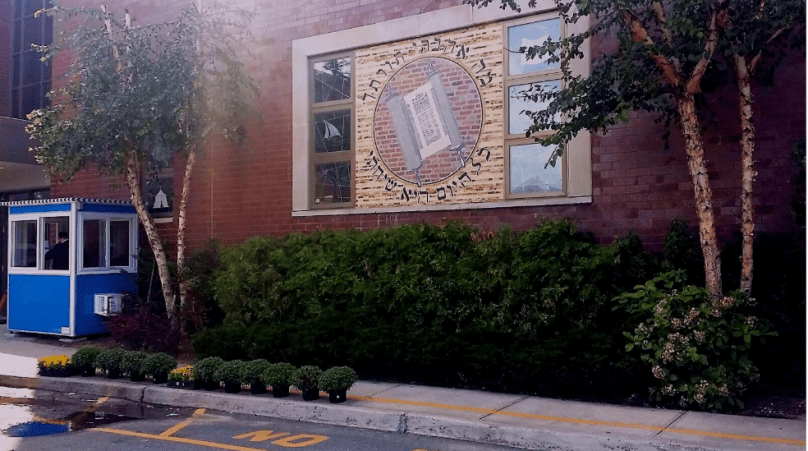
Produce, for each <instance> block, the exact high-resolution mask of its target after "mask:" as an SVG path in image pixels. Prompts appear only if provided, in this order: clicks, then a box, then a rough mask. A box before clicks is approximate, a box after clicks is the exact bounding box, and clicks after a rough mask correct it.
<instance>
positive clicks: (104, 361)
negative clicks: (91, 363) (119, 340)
mask: <svg viewBox="0 0 808 451" xmlns="http://www.w3.org/2000/svg"><path fill="white" fill-rule="evenodd" d="M125 352H126V351H124V350H123V349H121V348H112V349H105V350H103V351H101V352H99V353H98V357H96V358H95V367H96V368H98V369H100V370H101V371H105V372H106V373H107V376H109V378H110V379H117V378H119V377H121V359H122V358H123V355H124V353H125Z"/></svg>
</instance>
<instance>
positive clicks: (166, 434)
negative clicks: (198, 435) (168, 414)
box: [160, 409, 205, 437]
mask: <svg viewBox="0 0 808 451" xmlns="http://www.w3.org/2000/svg"><path fill="white" fill-rule="evenodd" d="M204 413H205V409H196V411H195V412H194V413H192V414H191V416H190V417H188V418H186V419H185V420H183V421H181V422H179V423H177V424H175V425H174V426H171V427H170V428H168V429H166V430H165V431H163V433H162V434H160V437H170V436H172V435H174V433H175V432H177V431H179V430H180V429H182V428H184V427H185V426H188V425H189V424H191V422H192V421H194V420H195V419H196V418H199V417H201V416H202V414H204Z"/></svg>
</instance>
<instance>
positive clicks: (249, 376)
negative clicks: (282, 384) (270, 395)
mask: <svg viewBox="0 0 808 451" xmlns="http://www.w3.org/2000/svg"><path fill="white" fill-rule="evenodd" d="M268 366H269V362H267V361H266V360H265V359H256V360H250V361H249V362H244V365H242V367H241V383H242V384H244V385H249V386H250V393H252V394H254V395H262V394H264V393H266V392H267V386H266V384H264V382H263V381H262V380H261V375H262V374H263V373H264V371H265V370H266V369H267V367H268Z"/></svg>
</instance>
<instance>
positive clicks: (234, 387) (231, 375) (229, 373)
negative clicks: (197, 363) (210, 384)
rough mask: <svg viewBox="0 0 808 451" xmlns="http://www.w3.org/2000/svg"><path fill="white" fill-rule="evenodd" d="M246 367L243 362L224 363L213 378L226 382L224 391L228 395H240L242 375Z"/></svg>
mask: <svg viewBox="0 0 808 451" xmlns="http://www.w3.org/2000/svg"><path fill="white" fill-rule="evenodd" d="M243 367H244V362H243V361H241V360H231V361H229V362H224V363H223V364H222V365H221V366H220V367H219V368H218V369H217V370H216V372H215V373H213V377H214V378H215V379H216V380H219V381H222V382H224V391H225V392H226V393H238V392H240V391H241V373H242V368H243Z"/></svg>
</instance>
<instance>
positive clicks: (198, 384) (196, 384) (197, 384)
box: [190, 379, 205, 390]
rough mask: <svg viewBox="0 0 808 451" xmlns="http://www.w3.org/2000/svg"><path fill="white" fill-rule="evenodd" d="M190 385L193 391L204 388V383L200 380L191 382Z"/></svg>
mask: <svg viewBox="0 0 808 451" xmlns="http://www.w3.org/2000/svg"><path fill="white" fill-rule="evenodd" d="M190 384H191V388H192V389H194V390H202V389H203V388H205V381H203V380H201V379H200V380H198V381H197V380H193V381H191V382H190Z"/></svg>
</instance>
